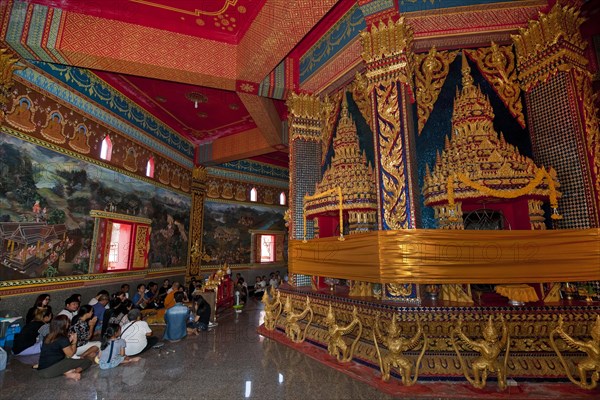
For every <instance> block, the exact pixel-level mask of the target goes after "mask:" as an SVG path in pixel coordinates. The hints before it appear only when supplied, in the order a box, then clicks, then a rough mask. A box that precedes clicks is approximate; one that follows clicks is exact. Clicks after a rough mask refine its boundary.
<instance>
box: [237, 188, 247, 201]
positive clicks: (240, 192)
mask: <svg viewBox="0 0 600 400" xmlns="http://www.w3.org/2000/svg"><path fill="white" fill-rule="evenodd" d="M235 199H236V200H237V201H246V187H245V186H244V185H237V186H236V187H235Z"/></svg>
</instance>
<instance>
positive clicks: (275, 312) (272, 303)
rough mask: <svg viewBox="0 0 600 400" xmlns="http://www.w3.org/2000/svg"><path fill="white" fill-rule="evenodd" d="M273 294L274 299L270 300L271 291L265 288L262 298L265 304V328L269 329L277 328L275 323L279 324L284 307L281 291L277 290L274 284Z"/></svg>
mask: <svg viewBox="0 0 600 400" xmlns="http://www.w3.org/2000/svg"><path fill="white" fill-rule="evenodd" d="M271 296H272V297H273V300H269V293H268V292H267V291H266V290H265V292H264V294H263V297H262V300H261V301H262V303H263V304H264V305H265V328H266V329H267V330H268V331H272V330H273V329H275V324H277V320H278V319H279V315H280V314H281V311H282V309H283V305H282V304H281V300H280V296H279V291H275V290H274V289H273V286H271ZM288 298H289V297H288Z"/></svg>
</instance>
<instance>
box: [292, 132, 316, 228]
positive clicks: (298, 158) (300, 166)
mask: <svg viewBox="0 0 600 400" xmlns="http://www.w3.org/2000/svg"><path fill="white" fill-rule="evenodd" d="M290 153H291V154H292V160H293V161H294V166H295V168H294V170H293V171H290V173H291V174H292V182H294V188H293V192H292V195H293V202H292V207H293V209H292V210H291V213H292V218H293V219H294V224H293V226H294V231H293V232H292V239H302V238H303V237H304V226H303V222H302V221H303V209H302V207H303V202H304V195H305V194H307V193H308V194H314V192H315V186H316V184H317V182H319V180H320V179H321V172H320V164H321V163H320V160H321V144H320V143H317V142H315V141H305V140H295V141H294V142H293V143H292V146H291V148H290ZM290 189H291V188H290ZM313 235H314V228H313V222H312V221H307V224H306V238H307V239H310V238H312V237H313Z"/></svg>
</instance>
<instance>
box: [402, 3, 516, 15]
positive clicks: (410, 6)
mask: <svg viewBox="0 0 600 400" xmlns="http://www.w3.org/2000/svg"><path fill="white" fill-rule="evenodd" d="M510 1H515V0H398V7H399V10H400V12H402V13H407V12H414V11H425V10H435V9H440V8H452V7H461V6H476V5H480V4H492V3H508V2H510Z"/></svg>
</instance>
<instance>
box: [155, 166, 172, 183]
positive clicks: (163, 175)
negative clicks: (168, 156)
mask: <svg viewBox="0 0 600 400" xmlns="http://www.w3.org/2000/svg"><path fill="white" fill-rule="evenodd" d="M158 180H159V182H160V183H164V184H165V185H168V184H169V183H170V181H171V169H170V168H169V166H168V165H167V164H166V163H165V164H161V166H160V172H159V173H158Z"/></svg>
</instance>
